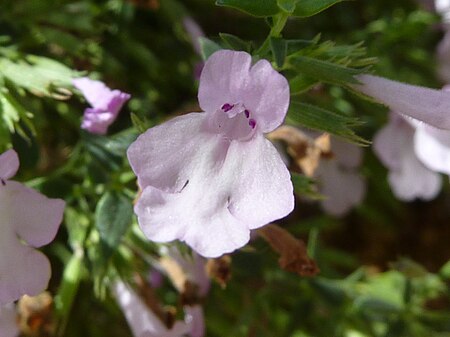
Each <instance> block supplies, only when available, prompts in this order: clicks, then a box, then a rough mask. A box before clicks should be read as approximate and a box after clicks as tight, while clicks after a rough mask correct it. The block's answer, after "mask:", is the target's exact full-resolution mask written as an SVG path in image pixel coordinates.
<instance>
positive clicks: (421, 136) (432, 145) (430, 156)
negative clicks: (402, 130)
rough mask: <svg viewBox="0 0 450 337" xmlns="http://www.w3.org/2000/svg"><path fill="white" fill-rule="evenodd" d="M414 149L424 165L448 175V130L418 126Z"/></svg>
mask: <svg viewBox="0 0 450 337" xmlns="http://www.w3.org/2000/svg"><path fill="white" fill-rule="evenodd" d="M414 150H415V152H416V155H417V157H418V158H419V159H420V160H421V161H422V163H423V164H424V165H425V166H426V167H428V168H429V169H431V170H433V171H436V172H441V173H445V174H448V175H450V131H447V130H440V129H436V128H433V127H431V126H428V125H422V126H420V127H418V128H417V129H416V133H415V135H414Z"/></svg>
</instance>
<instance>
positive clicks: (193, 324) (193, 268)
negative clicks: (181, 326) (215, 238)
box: [166, 247, 211, 337]
mask: <svg viewBox="0 0 450 337" xmlns="http://www.w3.org/2000/svg"><path fill="white" fill-rule="evenodd" d="M166 254H167V255H168V256H169V257H170V258H171V259H173V260H174V261H175V262H176V263H177V264H178V266H179V267H180V268H181V270H182V271H183V272H184V274H185V276H186V281H189V283H191V284H193V285H195V289H196V294H195V295H196V296H197V297H199V298H204V297H206V295H207V294H208V291H209V288H210V286H211V282H210V279H209V277H208V275H207V273H206V259H205V258H204V257H202V256H200V255H198V254H196V253H195V252H193V253H192V256H187V255H182V254H181V253H180V251H179V250H178V249H177V248H176V247H170V248H168V249H167V250H166ZM174 286H175V287H177V288H178V287H180V288H182V287H185V284H174ZM178 291H180V292H183V291H184V289H178ZM184 311H185V321H186V322H187V323H188V324H189V325H190V332H189V335H190V336H191V337H203V336H205V329H206V328H205V320H204V314H203V307H202V306H201V305H200V304H194V305H185V306H184Z"/></svg>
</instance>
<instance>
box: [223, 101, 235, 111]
mask: <svg viewBox="0 0 450 337" xmlns="http://www.w3.org/2000/svg"><path fill="white" fill-rule="evenodd" d="M231 109H233V105H231V104H228V103H225V104H224V105H222V110H223V111H224V112H228V111H230V110H231Z"/></svg>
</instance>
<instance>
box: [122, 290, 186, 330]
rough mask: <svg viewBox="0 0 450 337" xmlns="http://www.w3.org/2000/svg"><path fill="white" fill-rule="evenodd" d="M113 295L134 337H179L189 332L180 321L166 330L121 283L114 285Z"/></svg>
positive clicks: (131, 291)
mask: <svg viewBox="0 0 450 337" xmlns="http://www.w3.org/2000/svg"><path fill="white" fill-rule="evenodd" d="M114 293H115V296H116V298H117V301H118V303H119V305H120V307H121V308H122V311H123V313H124V315H125V318H126V319H127V321H128V325H129V326H130V329H131V331H132V332H133V336H134V337H181V336H184V335H185V334H187V333H188V332H189V330H190V325H189V324H187V323H185V322H182V321H176V322H175V324H174V325H173V327H172V328H171V329H169V328H167V327H166V326H165V325H164V324H163V322H161V320H160V319H159V318H158V317H157V316H156V315H155V313H154V312H153V311H151V310H150V308H149V307H147V305H146V304H145V303H144V301H143V300H142V299H141V298H140V297H139V296H138V295H137V294H136V293H135V292H134V291H133V290H132V289H131V288H130V287H129V286H127V285H125V284H124V283H123V282H117V283H116V284H115V285H114Z"/></svg>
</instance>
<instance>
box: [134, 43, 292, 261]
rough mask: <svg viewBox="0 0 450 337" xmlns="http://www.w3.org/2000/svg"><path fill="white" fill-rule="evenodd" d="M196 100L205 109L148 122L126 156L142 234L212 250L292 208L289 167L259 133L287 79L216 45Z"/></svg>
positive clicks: (233, 244) (276, 116) (240, 240)
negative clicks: (150, 124) (136, 189)
mask: <svg viewBox="0 0 450 337" xmlns="http://www.w3.org/2000/svg"><path fill="white" fill-rule="evenodd" d="M198 98H199V103H200V107H201V108H202V110H203V111H205V112H203V113H190V114H187V115H184V116H180V117H176V118H174V119H172V120H171V121H168V122H166V123H164V124H161V125H159V126H156V127H154V128H151V129H149V130H148V131H146V132H145V133H144V134H142V135H141V136H140V137H139V138H138V139H137V140H136V141H135V142H134V143H133V144H132V145H131V146H130V147H129V149H128V159H129V161H130V164H131V167H132V168H133V170H134V172H135V174H136V175H137V177H138V183H139V186H140V188H141V189H142V195H141V197H140V198H139V200H138V202H137V204H136V206H135V212H136V214H137V216H138V221H139V224H140V226H141V228H142V230H143V231H144V233H145V234H146V236H147V237H148V238H149V239H151V240H153V241H157V242H168V241H172V240H175V239H179V240H181V241H185V242H186V243H187V244H188V245H190V246H191V247H192V248H193V249H194V250H195V251H197V252H198V253H199V254H201V255H203V256H206V257H217V256H220V255H222V254H224V253H228V252H232V251H234V250H235V249H237V248H240V247H242V246H244V245H245V244H246V243H247V242H248V241H249V237H250V230H251V229H255V228H258V227H261V226H264V225H265V224H267V223H269V222H271V221H273V220H276V219H279V218H282V217H284V216H286V215H287V214H289V213H290V212H291V211H292V209H293V207H294V196H293V188H292V183H291V180H290V175H289V171H288V170H287V168H286V166H285V165H284V163H283V161H282V160H281V158H280V155H279V154H278V152H277V150H276V149H275V148H274V146H273V145H272V144H271V143H270V142H269V141H268V140H267V139H266V138H265V137H264V133H266V132H269V131H272V130H273V129H275V128H276V127H277V126H279V125H280V124H281V123H282V122H283V120H284V117H285V115H286V112H287V108H288V106H289V85H288V82H287V80H286V79H285V78H284V77H283V76H282V75H280V74H279V73H277V72H276V71H275V70H274V69H273V68H272V66H271V65H270V63H269V62H267V61H266V60H260V61H258V62H257V63H256V64H254V65H253V66H251V56H250V55H249V54H247V53H245V52H234V51H229V50H222V51H218V52H216V53H214V54H213V55H211V57H210V58H209V59H208V61H207V62H206V64H205V67H204V69H203V72H202V75H201V78H200V87H199V95H198Z"/></svg>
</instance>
